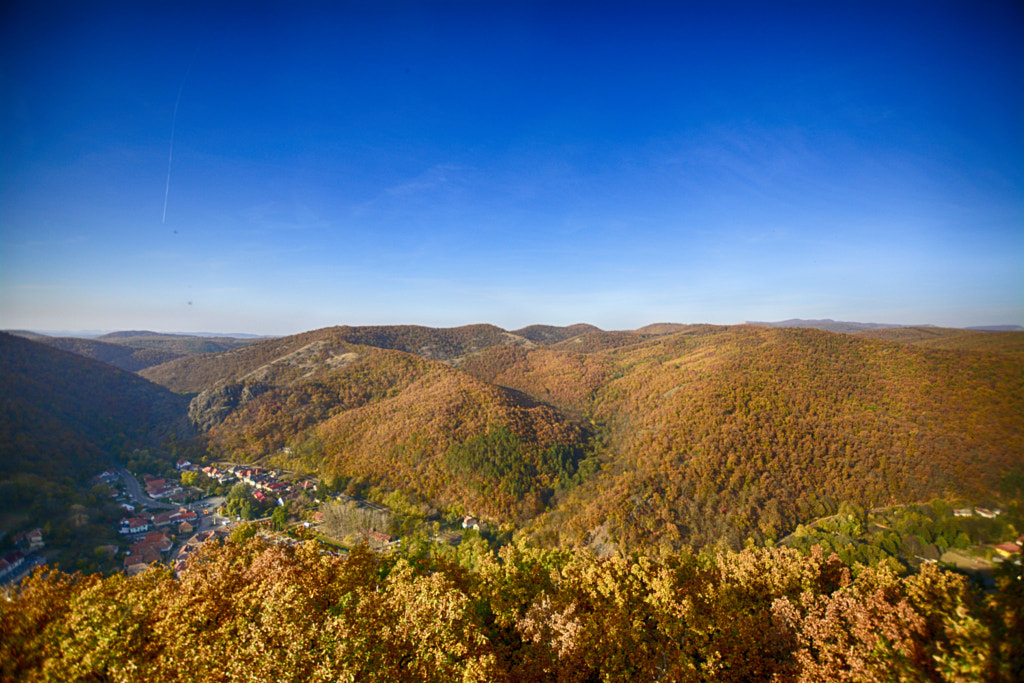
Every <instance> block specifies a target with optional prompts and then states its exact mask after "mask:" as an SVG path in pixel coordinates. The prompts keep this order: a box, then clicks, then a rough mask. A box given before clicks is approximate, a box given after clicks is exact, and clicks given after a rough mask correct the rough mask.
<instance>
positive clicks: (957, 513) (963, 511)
mask: <svg viewBox="0 0 1024 683" xmlns="http://www.w3.org/2000/svg"><path fill="white" fill-rule="evenodd" d="M953 516H954V517H973V516H974V510H972V509H971V508H960V509H959V510H953Z"/></svg>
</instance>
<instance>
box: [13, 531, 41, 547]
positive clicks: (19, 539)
mask: <svg viewBox="0 0 1024 683" xmlns="http://www.w3.org/2000/svg"><path fill="white" fill-rule="evenodd" d="M11 540H12V541H14V543H15V545H19V546H21V547H23V548H25V549H27V550H28V552H33V551H35V550H39V549H40V548H44V547H46V544H45V543H44V542H43V530H42V529H32V530H31V531H22V532H21V533H19V534H15V535H14V537H13V538H12V539H11Z"/></svg>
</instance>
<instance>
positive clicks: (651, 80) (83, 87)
mask: <svg viewBox="0 0 1024 683" xmlns="http://www.w3.org/2000/svg"><path fill="white" fill-rule="evenodd" d="M246 8H247V9H246V11H239V5H238V4H237V3H234V2H228V1H226V0H210V1H209V2H204V3H127V4H120V3H116V4H111V3H109V2H101V1H100V0H81V1H79V2H74V3H38V2H31V1H29V0H11V1H10V2H6V3H4V4H3V6H2V7H0V73H2V74H3V78H2V79H0V98H2V101H3V102H4V103H5V106H4V107H2V108H0V326H3V327H9V328H22V329H50V330H74V329H78V330H86V329H89V330H101V329H102V330H120V329H125V328H128V327H142V328H147V329H172V330H209V329H235V330H252V332H249V333H250V334H258V335H275V336H276V335H281V334H288V333H290V331H293V330H308V329H317V328H320V327H325V326H329V325H332V324H335V323H336V321H339V320H342V321H351V322H352V323H355V324H360V325H374V324H386V323H388V322H391V321H394V320H400V321H404V322H405V323H406V324H417V325H424V326H432V327H453V326H459V325H461V324H463V323H464V321H467V320H484V321H491V322H492V323H493V324H495V325H498V326H500V327H502V328H503V329H516V328H519V327H522V326H524V325H527V324H533V323H532V321H534V320H538V319H539V320H566V319H584V320H588V321H591V323H592V324H594V325H597V326H598V327H601V328H602V329H620V330H621V329H635V328H636V327H639V326H641V325H642V324H646V323H644V321H648V320H676V319H684V320H700V321H703V322H705V323H708V324H737V323H736V322H735V321H740V320H781V319H785V318H789V317H798V318H803V319H821V318H826V317H830V318H834V319H837V320H892V321H906V320H910V321H927V322H928V324H932V325H936V326H940V327H958V328H967V327H977V326H981V325H1022V324H1024V229H1022V226H1024V127H1022V126H1021V121H1024V41H1022V40H1021V35H1022V31H1024V3H1020V2H1019V1H1017V0H993V1H992V2H984V3H972V2H950V3H932V4H929V5H927V6H926V7H925V6H922V5H921V4H920V3H918V2H913V1H911V0H893V1H892V2H887V3H861V2H841V3H778V4H773V3H755V2H747V1H744V0H721V1H720V2H708V3H661V2H644V1H641V2H629V3H626V2H610V3H599V4H597V5H593V6H587V5H581V4H579V3H571V2H561V1H559V0H555V1H553V2H540V1H534V0H514V1H513V0H494V1H493V2H485V3H451V2H430V1H427V0H412V1H411V2H410V1H407V0H402V1H397V0H379V1H378V2H373V3H322V2H313V1H311V0H296V2H292V3H254V4H252V5H251V6H250V5H246Z"/></svg>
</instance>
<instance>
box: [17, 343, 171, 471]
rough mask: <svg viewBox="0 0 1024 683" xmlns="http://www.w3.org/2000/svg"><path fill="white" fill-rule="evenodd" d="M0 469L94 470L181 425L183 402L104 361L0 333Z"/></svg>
mask: <svg viewBox="0 0 1024 683" xmlns="http://www.w3.org/2000/svg"><path fill="white" fill-rule="evenodd" d="M0 387H2V394H0V396H2V400H3V412H2V414H0V471H2V472H4V473H8V474H10V473H19V474H20V473H33V474H40V475H42V476H45V477H51V478H52V477H64V476H71V477H72V478H74V477H79V476H82V475H85V474H95V470H96V469H97V468H98V467H100V466H105V465H109V464H111V463H113V462H114V460H115V457H116V456H118V455H120V454H121V453H122V452H124V451H125V450H126V449H131V448H145V447H148V446H150V445H152V444H154V443H158V442H159V441H160V440H162V439H163V438H165V437H166V436H169V435H170V434H172V433H175V432H182V433H185V432H186V431H187V421H186V419H185V416H186V406H187V401H186V400H185V399H183V398H181V397H178V396H175V395H174V394H172V393H170V392H169V391H167V390H166V389H164V388H163V387H160V386H157V385H155V384H152V383H150V382H148V381H146V380H144V379H141V378H139V377H137V376H135V375H133V374H131V373H128V372H124V371H121V370H118V369H116V368H113V367H111V366H109V365H107V364H105V363H101V362H99V361H94V360H91V359H88V358H83V357H81V356H78V355H75V354H72V353H68V352H65V351H60V350H58V349H54V348H51V347H49V346H46V345H44V344H39V343H36V342H33V341H29V340H27V339H22V338H19V337H15V336H12V335H9V334H3V333H0Z"/></svg>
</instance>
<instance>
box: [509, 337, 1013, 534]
mask: <svg viewBox="0 0 1024 683" xmlns="http://www.w3.org/2000/svg"><path fill="white" fill-rule="evenodd" d="M596 355H597V356H598V357H599V358H600V359H601V360H603V361H604V362H605V363H609V364H610V367H609V366H605V367H604V369H603V371H604V372H605V373H608V372H611V373H613V374H612V376H611V379H610V380H609V381H607V382H605V383H604V384H603V385H601V386H600V388H598V389H597V391H593V390H592V387H588V388H587V389H586V390H582V388H581V391H580V392H579V393H580V395H586V394H587V393H591V395H592V396H593V398H592V400H591V401H590V403H589V406H586V407H583V409H584V410H585V412H586V413H587V414H588V415H590V416H591V417H592V419H593V420H594V421H595V422H596V423H597V424H599V425H601V426H602V428H603V433H604V435H605V437H606V450H605V453H606V456H607V458H608V464H607V465H606V468H605V472H604V473H603V474H602V476H601V477H599V478H595V479H593V480H591V481H590V482H588V484H587V485H586V486H584V487H582V488H581V489H579V490H577V491H575V492H574V495H573V500H571V501H569V502H568V503H567V504H566V506H565V508H564V509H561V510H556V511H553V512H552V513H551V514H550V515H549V519H548V520H547V521H546V522H545V521H541V522H539V523H538V528H541V529H543V528H544V527H545V524H548V525H549V527H553V528H557V529H559V531H560V533H562V534H563V535H564V536H565V537H567V536H570V535H571V534H575V535H576V536H575V538H573V539H571V540H570V539H568V538H563V541H570V542H577V543H583V542H587V540H588V539H589V538H590V537H591V536H592V534H594V533H596V531H597V530H598V529H599V528H602V527H603V529H604V531H607V530H609V529H611V530H612V532H613V534H612V535H613V536H614V537H616V538H618V539H620V540H621V541H622V542H624V543H626V544H627V545H630V546H632V545H635V544H644V545H656V544H659V543H667V544H669V545H672V546H675V545H678V544H680V543H690V544H695V545H703V544H706V543H719V542H724V543H726V544H727V545H729V546H731V547H739V546H740V545H742V543H743V542H744V540H745V539H746V538H748V537H752V538H753V539H754V540H755V541H756V540H764V539H772V538H776V537H777V536H778V534H779V533H780V532H782V531H783V530H786V529H792V528H793V527H794V526H795V525H796V524H797V523H799V522H801V521H804V520H807V519H810V518H813V517H816V516H819V515H824V514H829V513H830V512H834V511H835V509H836V507H837V506H838V505H839V504H840V503H841V502H843V501H851V502H854V503H856V504H858V505H861V506H866V507H870V506H873V505H879V504H890V503H897V502H912V501H921V500H930V499H932V498H935V497H948V498H957V497H965V498H967V499H974V500H978V499H985V497H986V496H993V495H996V492H997V491H998V488H999V482H1000V480H1001V478H1002V476H1003V475H1004V474H1005V473H1007V472H1009V471H1011V470H1014V469H1020V468H1021V467H1022V458H1021V453H1022V452H1024V391H1022V387H1024V364H1022V363H1021V361H1020V358H1019V357H1017V356H1014V355H1012V354H1010V355H996V354H990V353H965V352H962V351H939V350H933V349H922V348H916V347H913V346H908V345H901V344H892V343H884V342H877V341H872V340H866V339H862V338H859V337H855V336H851V335H843V334H835V333H829V332H822V331H817V330H811V329H772V328H763V327H752V326H740V327H733V328H712V327H706V328H702V329H694V330H692V331H690V332H686V333H682V334H677V335H672V336H669V337H660V338H657V339H655V340H650V341H648V342H645V343H642V344H639V345H636V346H632V347H624V348H620V349H613V350H610V351H607V352H602V353H599V354H596ZM528 359H529V356H527V358H526V362H528ZM591 362H592V361H591ZM584 376H585V375H584ZM562 377H563V378H566V377H568V375H564V374H563V375H562ZM524 378H525V379H524V380H518V379H517V376H516V374H514V372H512V371H507V372H505V373H504V374H502V375H501V376H500V378H498V377H496V380H497V381H500V382H503V383H507V384H508V385H509V386H512V387H514V388H520V389H522V390H526V391H529V390H533V387H536V386H539V385H542V383H543V381H544V378H543V377H539V376H537V375H536V374H533V375H530V374H526V375H524ZM519 381H522V384H521V385H519V384H518V382H519ZM569 392H570V390H563V391H562V395H566V394H567V393H569Z"/></svg>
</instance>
